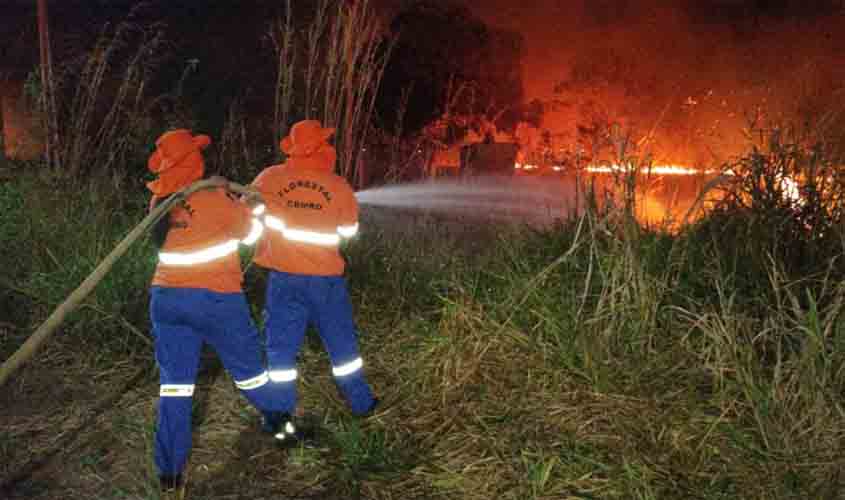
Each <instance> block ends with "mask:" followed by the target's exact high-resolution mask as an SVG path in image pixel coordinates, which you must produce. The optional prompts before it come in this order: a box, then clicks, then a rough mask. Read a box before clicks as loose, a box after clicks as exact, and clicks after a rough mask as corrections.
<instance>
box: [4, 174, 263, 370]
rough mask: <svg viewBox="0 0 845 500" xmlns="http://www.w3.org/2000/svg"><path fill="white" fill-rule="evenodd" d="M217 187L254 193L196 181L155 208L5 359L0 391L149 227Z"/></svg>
mask: <svg viewBox="0 0 845 500" xmlns="http://www.w3.org/2000/svg"><path fill="white" fill-rule="evenodd" d="M216 187H225V188H226V189H228V190H229V191H232V192H235V193H240V194H248V195H255V194H256V193H255V191H254V190H252V189H250V188H248V187H246V186H243V185H241V184H238V183H235V182H229V181H227V180H226V179H223V178H222V177H220V178H211V179H204V180H200V181H197V182H195V183H193V184H191V185H190V186H188V187H186V188H184V189H182V190H181V191H177V192H176V193H173V194H172V195H170V196H169V197H167V199H165V200H164V202H163V203H160V204H158V205H157V206H156V207H155V208H154V209H153V210H152V211H150V213H149V214H148V215H147V216H146V217H144V219H143V220H142V221H141V222H139V223H138V225H136V226H135V227H134V228H133V229H132V230H131V231H129V233H128V234H127V235H126V236H124V238H123V240H121V241H120V243H118V244H117V246H115V247H114V249H113V250H112V251H111V252H110V253H109V254H108V255H106V257H105V258H104V259H103V260H102V261H100V264H99V265H97V267H96V268H95V269H94V271H92V272H91V274H89V275H88V277H87V278H85V280H84V281H83V282H82V284H80V285H79V286H78V287H77V288H76V290H74V291H73V292H72V293H71V294H70V295H68V297H67V298H66V299H65V300H64V302H62V303H61V305H59V306H58V307H57V308H56V309H55V310H54V311H53V312H52V313H51V314H50V316H48V317H47V319H46V320H44V322H43V323H41V326H39V327H38V329H36V330H35V332H33V334H32V335H30V336H29V338H28V339H26V342H24V343H23V345H21V346H20V347H19V348H18V350H17V351H15V353H14V354H12V356H10V357H9V359H7V360H6V361H5V362H4V363H3V365H2V366H0V387H2V386H3V385H4V384H5V383H6V381H7V380H8V379H9V377H11V376H12V374H13V373H14V372H15V371H16V370H17V369H18V368H20V367H21V366H22V365H23V364H24V363H26V362H27V361H28V360H29V359H30V358H32V356H34V355H35V353H36V352H37V351H38V349H39V348H40V347H41V345H42V344H43V343H44V342H45V341H46V340H47V339H48V338H49V337H50V335H52V334H53V332H55V331H56V328H58V326H59V325H60V324H61V323H62V321H64V319H65V317H67V315H68V314H70V313H71V312H73V310H74V309H76V307H77V306H79V304H80V303H81V302H82V301H83V300H84V299H85V297H87V296H88V294H90V293H91V291H92V290H94V288H95V287H96V286H97V284H98V283H99V282H100V281H101V280H102V279H103V278H104V277H105V276H106V274H108V272H109V271H110V270H111V268H112V267H113V266H114V264H115V262H117V260H118V259H119V258H120V257H121V256H123V254H125V253H126V251H127V250H129V248H130V247H131V246H132V245H133V244H134V243H135V242H136V241H138V239H139V238H140V237H141V236H143V235H144V234H145V233H147V232H148V231H149V230H150V228H151V227H153V226H154V225H155V223H156V222H158V221H159V219H161V218H162V217H163V216H164V215H165V214H166V213H167V212H168V211H169V210H170V208H171V207H172V206H173V205H174V204H176V203H178V202H180V201H182V200H184V199H185V198H187V197H188V196H190V195H191V194H193V193H195V192H196V191H200V190H203V189H213V188H216Z"/></svg>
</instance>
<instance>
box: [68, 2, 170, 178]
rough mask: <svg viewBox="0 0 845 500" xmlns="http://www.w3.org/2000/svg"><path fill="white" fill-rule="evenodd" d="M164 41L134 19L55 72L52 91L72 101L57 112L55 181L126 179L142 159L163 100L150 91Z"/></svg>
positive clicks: (104, 33) (106, 31) (110, 29)
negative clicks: (93, 177) (92, 177)
mask: <svg viewBox="0 0 845 500" xmlns="http://www.w3.org/2000/svg"><path fill="white" fill-rule="evenodd" d="M163 42H164V41H163V37H162V32H161V31H160V30H158V29H156V28H155V27H153V28H148V27H144V26H141V25H139V24H137V23H136V22H134V21H133V19H132V18H131V16H130V17H129V18H128V19H127V20H125V21H122V22H120V23H118V24H116V25H115V26H114V27H111V26H107V27H106V28H104V29H103V31H102V32H101V34H100V36H99V37H98V39H97V40H96V42H95V44H94V45H93V47H91V48H90V49H84V50H82V51H81V52H80V55H79V56H77V57H76V58H74V59H72V60H68V61H65V62H64V63H63V64H62V66H61V67H59V68H57V74H56V79H57V81H56V82H54V83H53V86H54V88H55V89H56V91H57V93H58V94H59V95H62V96H67V97H68V98H67V99H63V100H62V101H60V102H63V103H65V104H64V105H62V106H59V107H58V108H57V109H56V117H55V118H56V123H57V130H58V139H57V145H56V146H57V147H56V151H55V153H56V157H57V160H58V161H57V162H56V163H55V164H54V165H53V166H54V167H55V168H57V169H59V170H58V171H56V172H54V174H55V175H56V176H58V177H60V178H62V179H64V180H70V181H73V182H75V181H77V180H79V179H80V178H81V177H82V176H88V175H99V176H111V175H112V174H113V173H115V172H120V174H122V172H125V171H126V170H128V168H127V165H131V164H136V163H137V162H138V159H139V158H142V157H143V156H144V152H145V151H146V150H147V148H148V147H149V144H150V143H151V141H152V140H154V139H155V136H154V134H155V133H156V130H154V128H155V127H154V124H153V122H152V116H153V111H154V109H155V106H156V103H157V102H158V99H157V98H158V97H159V96H155V95H151V94H150V92H149V86H150V81H151V79H152V77H153V73H154V71H155V70H156V67H157V64H158V60H157V57H156V54H157V53H158V52H159V51H160V49H161V47H162V46H163ZM114 179H115V182H117V181H118V180H119V175H118V177H115V178H114ZM116 187H119V186H116Z"/></svg>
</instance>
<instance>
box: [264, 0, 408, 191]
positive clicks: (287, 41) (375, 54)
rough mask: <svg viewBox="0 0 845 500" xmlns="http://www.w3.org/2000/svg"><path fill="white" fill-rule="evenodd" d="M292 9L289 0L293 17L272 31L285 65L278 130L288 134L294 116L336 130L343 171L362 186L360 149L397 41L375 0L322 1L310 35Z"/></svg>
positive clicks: (281, 70) (279, 94)
mask: <svg viewBox="0 0 845 500" xmlns="http://www.w3.org/2000/svg"><path fill="white" fill-rule="evenodd" d="M292 12H293V6H292V3H291V2H290V1H289V2H288V4H287V13H288V15H287V17H286V18H285V19H284V20H278V21H277V22H276V23H275V24H274V25H273V26H272V28H271V31H270V37H271V39H272V40H273V43H274V48H275V50H276V56H277V68H278V69H277V80H276V97H275V101H274V102H275V104H274V126H273V128H274V130H275V131H276V132H277V133H279V134H280V136H279V138H281V134H284V133H285V132H286V126H287V125H288V124H286V123H285V122H286V120H287V119H289V118H290V117H291V116H299V117H302V118H313V119H318V120H320V121H321V122H322V123H323V125H324V126H328V127H335V128H336V129H337V131H336V134H335V146H336V148H337V152H338V170H339V174H340V175H343V176H344V177H346V178H347V179H349V180H350V181H351V182H353V184H355V185H358V186H360V185H362V184H363V182H364V181H365V175H366V174H365V173H364V171H363V169H364V163H363V161H362V155H361V153H362V149H363V147H364V145H365V140H366V138H367V137H368V134H369V132H370V122H371V118H372V114H373V110H374V108H375V99H376V96H377V94H378V87H379V84H380V83H381V79H382V75H383V73H384V68H385V66H386V64H387V60H388V58H389V56H390V53H391V49H392V44H391V43H390V42H387V41H385V40H384V38H383V33H382V29H381V26H380V21H379V20H378V18H377V17H376V16H375V15H374V13H373V11H372V7H371V5H370V3H369V1H368V0H364V1H360V2H330V1H328V0H320V1H319V2H316V3H315V4H314V6H313V14H312V16H313V17H312V18H311V21H310V24H309V25H308V26H307V27H306V29H305V30H304V32H303V33H300V32H299V31H298V30H297V28H296V27H295V26H294V24H293V21H292V15H293V14H292ZM300 96H301V97H300Z"/></svg>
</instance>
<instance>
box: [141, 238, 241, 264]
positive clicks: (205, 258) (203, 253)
mask: <svg viewBox="0 0 845 500" xmlns="http://www.w3.org/2000/svg"><path fill="white" fill-rule="evenodd" d="M238 243H239V241H238V240H229V241H227V242H226V243H221V244H219V245H214V246H212V247H208V248H205V249H203V250H199V251H197V252H159V254H158V260H159V262H161V263H162V264H166V265H168V266H193V265H196V264H205V263H207V262H211V261H213V260H217V259H220V258H222V257H225V256H227V255H230V254H233V253H235V252H237V251H238Z"/></svg>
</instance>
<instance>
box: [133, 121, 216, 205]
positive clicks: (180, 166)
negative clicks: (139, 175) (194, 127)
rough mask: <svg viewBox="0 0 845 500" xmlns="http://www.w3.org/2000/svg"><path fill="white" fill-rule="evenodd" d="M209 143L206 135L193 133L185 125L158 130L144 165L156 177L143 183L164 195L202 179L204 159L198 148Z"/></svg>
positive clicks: (156, 193)
mask: <svg viewBox="0 0 845 500" xmlns="http://www.w3.org/2000/svg"><path fill="white" fill-rule="evenodd" d="M209 144H211V138H210V137H209V136H207V135H196V136H195V135H193V133H191V131H190V130H187V129H177V130H171V131H169V132H166V133H164V134H162V135H161V137H159V138H158V139H157V140H156V150H155V151H154V152H153V154H152V155H150V159H149V160H148V161H147V168H148V169H149V170H150V171H151V172H153V173H156V174H158V179H156V180H154V181H152V182H148V183H147V187H148V188H149V189H150V191H152V192H153V193H154V194H155V195H156V196H166V195H168V194H170V193H173V192H176V191H178V190H180V189H182V188H184V187H186V186H188V185H189V184H191V183H192V182H194V181H197V180H199V179H202V176H203V175H205V162H204V161H203V158H202V154H200V152H201V151H202V150H203V149H205V148H206V147H208V145H209Z"/></svg>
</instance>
